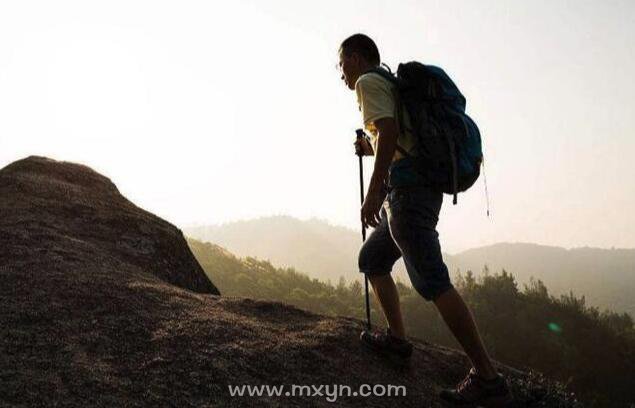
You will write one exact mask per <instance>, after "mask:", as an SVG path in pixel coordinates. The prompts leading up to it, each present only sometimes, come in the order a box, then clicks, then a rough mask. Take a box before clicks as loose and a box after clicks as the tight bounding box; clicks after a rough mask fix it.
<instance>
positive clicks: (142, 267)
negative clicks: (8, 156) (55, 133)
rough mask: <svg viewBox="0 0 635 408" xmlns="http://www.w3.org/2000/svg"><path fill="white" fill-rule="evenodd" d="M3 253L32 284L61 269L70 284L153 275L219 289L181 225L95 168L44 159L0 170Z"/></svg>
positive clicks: (0, 250) (199, 289)
mask: <svg viewBox="0 0 635 408" xmlns="http://www.w3.org/2000/svg"><path fill="white" fill-rule="evenodd" d="M0 257H1V258H2V259H3V260H5V262H3V263H4V264H5V265H4V266H5V267H9V266H13V267H15V268H16V271H17V270H20V271H21V272H20V274H21V275H22V277H23V279H26V278H27V277H28V278H32V280H33V282H31V284H37V283H38V281H39V280H40V279H47V278H46V276H42V275H43V272H44V270H46V271H50V272H51V273H52V271H54V270H57V269H60V270H61V272H60V277H61V278H64V279H65V280H68V279H72V280H73V282H76V281H77V280H91V279H94V278H95V277H97V276H101V275H107V276H109V277H111V278H118V279H132V275H134V274H138V273H142V274H148V273H149V274H152V275H154V276H156V277H157V278H159V279H161V280H163V281H165V282H168V283H171V284H173V285H176V286H179V287H181V288H184V289H189V290H192V291H195V292H200V293H211V294H219V293H218V290H217V289H216V287H215V286H214V285H213V284H212V282H210V281H209V279H208V278H207V276H206V275H205V272H204V271H203V270H202V269H201V267H200V265H199V264H198V263H197V262H196V260H195V259H194V257H193V256H192V253H191V251H190V249H189V247H188V246H187V242H186V241H185V239H184V237H183V233H182V232H181V231H180V230H179V229H177V228H176V227H175V226H173V225H172V224H170V223H168V222H166V221H164V220H162V219H161V218H158V217H157V216H155V215H153V214H151V213H149V212H147V211H144V210H142V209H141V208H139V207H137V206H135V205H134V204H132V203H131V202H130V201H128V200H127V199H126V198H125V197H123V196H122V195H121V194H120V193H119V191H118V190H117V187H116V186H115V185H114V184H113V183H112V182H111V181H110V180H109V179H107V178H106V177H104V176H102V175H100V174H98V173H96V172H95V171H93V170H91V169H90V168H88V167H86V166H82V165H79V164H73V163H66V162H57V161H54V160H50V159H47V158H43V157H34V156H31V157H29V158H27V159H24V160H20V161H17V162H14V163H12V164H10V165H8V166H7V167H5V168H4V169H2V170H1V171H0ZM6 260H11V261H12V262H10V263H9V264H6Z"/></svg>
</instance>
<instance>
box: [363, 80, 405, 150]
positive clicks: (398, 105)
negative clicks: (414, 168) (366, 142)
mask: <svg viewBox="0 0 635 408" xmlns="http://www.w3.org/2000/svg"><path fill="white" fill-rule="evenodd" d="M369 73H372V74H377V75H379V76H381V77H382V78H384V79H386V80H387V81H388V82H390V83H392V84H394V85H395V87H394V89H393V95H394V97H395V108H396V116H397V118H396V119H397V120H396V121H395V122H396V123H397V134H399V135H401V134H403V133H404V132H403V130H402V123H404V122H403V111H402V103H401V97H400V95H399V85H400V81H399V78H397V77H396V76H395V75H394V74H393V73H392V72H390V71H388V70H386V69H384V68H381V67H377V68H373V69H370V70H368V71H366V72H364V74H369ZM362 75H363V74H362ZM396 149H397V150H399V152H400V153H401V154H402V155H403V156H404V157H411V154H410V153H408V152H407V151H406V149H404V148H403V147H401V146H399V140H397V146H396Z"/></svg>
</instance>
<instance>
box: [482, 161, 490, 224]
mask: <svg viewBox="0 0 635 408" xmlns="http://www.w3.org/2000/svg"><path fill="white" fill-rule="evenodd" d="M481 166H483V183H485V201H486V202H487V216H488V217H489V194H488V193H487V177H485V156H483V158H482V160H481Z"/></svg>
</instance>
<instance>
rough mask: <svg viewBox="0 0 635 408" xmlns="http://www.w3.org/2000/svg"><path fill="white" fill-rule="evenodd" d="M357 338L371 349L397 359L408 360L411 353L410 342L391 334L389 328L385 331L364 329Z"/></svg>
mask: <svg viewBox="0 0 635 408" xmlns="http://www.w3.org/2000/svg"><path fill="white" fill-rule="evenodd" d="M359 339H360V340H361V342H362V344H364V345H365V346H366V347H368V348H370V349H371V350H373V351H376V352H378V353H380V354H383V355H385V356H388V357H391V358H395V359H396V360H397V361H401V362H404V361H408V359H409V358H410V356H411V355H412V343H410V342H409V341H408V340H405V339H400V338H398V337H395V336H393V335H392V333H391V332H390V328H387V329H386V331H385V332H382V331H376V332H370V331H368V330H364V331H362V334H361V335H360V336H359Z"/></svg>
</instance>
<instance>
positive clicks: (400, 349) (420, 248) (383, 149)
mask: <svg viewBox="0 0 635 408" xmlns="http://www.w3.org/2000/svg"><path fill="white" fill-rule="evenodd" d="M379 66H380V57H379V50H378V49H377V46H376V45H375V43H374V42H373V40H372V39H370V38H369V37H367V36H366V35H363V34H355V35H352V36H351V37H349V38H347V39H346V40H344V42H343V43H342V44H341V46H340V49H339V67H340V70H341V72H342V77H341V78H342V80H343V81H344V82H345V84H346V86H347V87H348V88H349V89H350V90H354V91H355V92H356V94H357V101H358V103H359V109H360V111H361V114H362V119H363V122H364V126H365V128H366V130H367V131H368V132H369V133H370V134H371V140H370V141H368V140H366V139H360V140H357V141H356V142H355V149H356V153H357V154H364V155H374V156H375V167H374V169H373V174H372V177H371V180H370V185H369V188H368V193H367V195H366V198H365V200H364V203H363V205H362V208H361V221H362V224H363V225H364V227H369V226H370V227H374V230H373V232H372V234H371V235H370V236H369V238H368V239H367V240H366V242H365V243H364V245H363V246H362V248H361V250H360V252H359V269H360V272H362V273H365V274H367V275H368V278H369V280H370V283H371V286H372V288H373V292H374V293H375V296H376V297H377V299H378V301H379V303H380V305H381V307H382V310H383V313H384V316H385V318H386V322H387V326H388V327H387V329H386V331H385V332H373V333H371V332H368V331H366V330H364V331H363V332H362V334H361V336H360V339H361V341H362V343H363V344H365V345H367V346H369V347H370V348H372V349H373V350H376V351H378V352H380V353H382V354H383V355H389V356H395V357H398V358H401V359H408V358H409V357H410V355H411V354H412V344H411V343H410V342H409V341H408V340H407V339H406V333H405V330H404V325H403V319H402V315H401V309H400V305H399V295H398V292H397V288H396V286H395V283H394V281H393V279H392V276H391V275H390V272H391V271H392V267H393V265H394V263H395V262H396V261H397V259H399V257H401V256H403V258H404V262H405V265H406V270H407V272H408V275H409V277H410V280H411V282H412V285H413V287H414V288H415V290H416V291H417V292H418V293H419V294H420V295H421V296H422V297H423V298H424V299H426V300H428V301H432V302H434V304H435V306H436V307H437V309H438V310H439V312H440V314H441V316H442V317H443V319H444V321H445V323H446V324H447V325H448V327H449V328H450V330H451V331H452V333H453V334H454V336H455V337H456V339H457V340H458V342H459V343H460V344H461V346H462V347H463V349H464V350H465V352H466V354H467V355H468V357H469V358H470V360H471V362H472V365H473V367H472V368H471V369H470V371H469V373H468V374H467V376H466V377H465V379H464V380H463V381H461V383H459V385H458V386H457V387H456V389H454V390H444V391H443V392H442V393H441V397H442V398H443V399H445V400H447V401H451V402H453V403H455V404H456V405H470V406H471V405H474V404H500V403H507V402H509V401H510V400H511V393H510V391H509V389H508V387H507V384H506V382H505V379H504V378H503V376H502V375H501V374H500V373H498V372H496V370H495V369H494V367H493V366H492V362H491V361H490V358H489V356H488V354H487V352H486V350H485V347H484V346H483V343H482V341H481V338H480V335H479V333H478V329H477V327H476V324H475V322H474V318H473V316H472V313H471V312H470V310H469V309H468V307H467V305H466V304H465V302H464V301H463V299H462V298H461V295H460V294H459V293H458V292H457V291H456V290H455V288H454V286H453V285H452V283H451V282H450V278H449V274H448V269H447V267H446V265H445V263H444V262H443V259H442V255H441V247H440V245H439V239H438V233H437V231H436V224H437V221H438V216H439V211H440V209H441V203H442V201H443V193H442V192H440V191H436V190H433V189H431V188H429V187H428V186H427V185H426V183H425V182H424V181H423V180H422V177H421V175H420V174H419V173H418V172H417V171H415V170H414V168H413V167H412V166H411V160H413V159H412V157H413V156H414V155H415V154H416V153H415V152H414V149H413V147H414V145H415V143H416V140H415V137H414V136H413V135H412V133H411V132H410V131H408V129H409V125H410V124H409V118H408V115H407V112H405V111H403V110H402V109H400V107H398V106H397V104H396V102H395V98H396V96H397V95H396V93H395V92H396V89H395V87H394V85H393V84H392V83H391V82H390V81H388V80H386V79H385V78H383V77H382V76H381V75H379V74H377V73H372V72H368V71H370V70H372V69H376V68H378V67H379ZM397 109H400V110H401V111H403V115H401V116H400V115H398V114H397ZM399 117H402V118H403V122H404V123H399V121H398V120H397V118H399Z"/></svg>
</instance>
